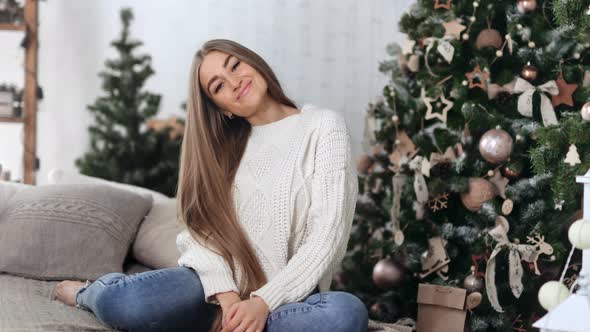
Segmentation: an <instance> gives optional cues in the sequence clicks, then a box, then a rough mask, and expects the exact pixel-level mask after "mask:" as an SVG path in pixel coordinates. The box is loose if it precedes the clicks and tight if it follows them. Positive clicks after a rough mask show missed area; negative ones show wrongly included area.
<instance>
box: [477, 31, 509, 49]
mask: <svg viewBox="0 0 590 332" xmlns="http://www.w3.org/2000/svg"><path fill="white" fill-rule="evenodd" d="M475 46H476V47H477V48H478V49H482V48H484V47H493V48H495V49H498V48H500V47H501V46H502V36H500V33H499V32H498V30H494V29H483V30H481V31H480V32H479V34H478V35H477V39H476V40H475Z"/></svg>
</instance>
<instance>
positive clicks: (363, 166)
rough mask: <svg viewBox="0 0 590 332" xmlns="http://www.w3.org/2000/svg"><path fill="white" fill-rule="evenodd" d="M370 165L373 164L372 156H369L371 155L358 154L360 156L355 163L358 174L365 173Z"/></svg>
mask: <svg viewBox="0 0 590 332" xmlns="http://www.w3.org/2000/svg"><path fill="white" fill-rule="evenodd" d="M371 165H373V158H371V156H369V155H366V154H363V155H362V156H360V158H359V159H358V162H357V164H356V169H357V171H358V172H359V173H360V174H365V175H366V174H367V173H368V170H369V167H371Z"/></svg>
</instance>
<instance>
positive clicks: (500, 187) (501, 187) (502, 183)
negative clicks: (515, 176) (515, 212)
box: [489, 170, 510, 199]
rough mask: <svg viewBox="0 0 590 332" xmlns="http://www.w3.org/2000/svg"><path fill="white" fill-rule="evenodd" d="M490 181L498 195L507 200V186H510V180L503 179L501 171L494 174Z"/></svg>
mask: <svg viewBox="0 0 590 332" xmlns="http://www.w3.org/2000/svg"><path fill="white" fill-rule="evenodd" d="M489 181H490V183H491V184H493V185H494V186H495V187H496V193H497V194H498V196H500V197H502V198H504V199H506V185H508V182H509V181H510V180H508V179H507V178H505V177H503V176H502V173H500V171H499V170H497V171H495V172H494V175H493V176H492V178H491V179H489Z"/></svg>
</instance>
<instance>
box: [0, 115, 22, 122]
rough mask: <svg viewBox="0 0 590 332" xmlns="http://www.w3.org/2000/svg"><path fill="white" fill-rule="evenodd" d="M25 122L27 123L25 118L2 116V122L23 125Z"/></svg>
mask: <svg viewBox="0 0 590 332" xmlns="http://www.w3.org/2000/svg"><path fill="white" fill-rule="evenodd" d="M24 121H25V119H24V118H9V117H1V116H0V122H13V123H22V122H24Z"/></svg>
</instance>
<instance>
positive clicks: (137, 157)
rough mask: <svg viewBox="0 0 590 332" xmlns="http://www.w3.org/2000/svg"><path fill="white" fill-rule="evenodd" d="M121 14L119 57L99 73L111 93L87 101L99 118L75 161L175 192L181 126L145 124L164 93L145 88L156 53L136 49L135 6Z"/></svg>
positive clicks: (108, 175)
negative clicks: (132, 33)
mask: <svg viewBox="0 0 590 332" xmlns="http://www.w3.org/2000/svg"><path fill="white" fill-rule="evenodd" d="M120 15H121V21H122V23H123V30H122V32H121V35H120V37H119V39H117V40H115V41H113V42H112V43H111V45H112V46H113V47H114V48H115V49H116V50H117V52H118V55H119V57H118V58H116V59H109V60H107V61H106V62H105V64H106V66H107V70H105V71H103V72H101V73H100V76H101V77H102V79H103V83H102V88H103V89H104V91H105V92H106V95H105V96H101V97H98V98H97V99H96V101H95V102H94V104H93V105H89V106H88V109H89V111H90V112H92V113H93V114H94V116H95V120H96V123H95V124H94V125H92V126H90V127H89V131H90V151H88V152H86V153H85V154H84V156H83V157H81V158H78V159H77V160H76V162H75V163H76V166H77V167H78V168H79V170H80V173H82V174H86V175H90V176H94V177H99V178H103V179H107V180H111V181H116V182H122V183H128V184H132V185H137V186H141V187H145V188H150V189H153V190H156V191H159V192H161V193H163V194H165V195H168V196H174V195H175V193H176V185H177V181H178V161H179V155H180V145H181V139H182V137H181V136H178V135H170V131H171V130H176V129H175V126H172V125H171V126H166V127H165V128H159V127H158V126H153V125H152V126H149V128H148V126H146V121H147V120H148V119H150V118H152V117H154V116H155V115H156V114H157V113H158V109H159V107H160V99H161V97H160V95H157V94H154V93H151V92H147V91H142V87H143V85H144V84H145V82H146V80H147V79H148V78H149V77H150V76H152V75H153V74H154V70H153V69H152V67H151V57H150V56H149V55H146V54H143V55H135V54H133V50H134V49H135V48H137V47H139V46H141V45H142V44H143V43H142V42H141V41H137V40H131V39H130V38H129V25H130V23H131V20H132V19H133V13H132V11H131V9H123V10H121V14H120ZM180 122H181V123H182V120H180ZM152 123H153V122H152ZM154 129H156V130H154ZM160 129H162V130H160Z"/></svg>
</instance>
